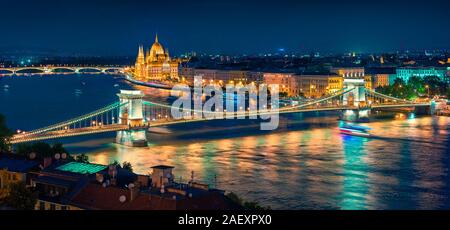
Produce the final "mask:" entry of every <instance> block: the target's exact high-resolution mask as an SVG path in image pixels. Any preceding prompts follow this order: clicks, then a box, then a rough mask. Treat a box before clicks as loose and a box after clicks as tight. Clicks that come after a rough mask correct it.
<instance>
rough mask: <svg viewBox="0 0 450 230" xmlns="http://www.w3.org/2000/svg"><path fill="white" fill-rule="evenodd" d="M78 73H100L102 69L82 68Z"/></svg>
mask: <svg viewBox="0 0 450 230" xmlns="http://www.w3.org/2000/svg"><path fill="white" fill-rule="evenodd" d="M77 72H78V73H101V72H102V69H100V68H96V67H84V68H78V69H77Z"/></svg>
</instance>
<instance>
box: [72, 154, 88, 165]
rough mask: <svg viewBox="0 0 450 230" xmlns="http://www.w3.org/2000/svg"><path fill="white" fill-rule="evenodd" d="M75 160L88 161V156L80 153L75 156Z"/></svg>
mask: <svg viewBox="0 0 450 230" xmlns="http://www.w3.org/2000/svg"><path fill="white" fill-rule="evenodd" d="M75 161H76V162H80V163H89V157H88V156H86V154H84V153H82V154H80V155H78V156H76V157H75Z"/></svg>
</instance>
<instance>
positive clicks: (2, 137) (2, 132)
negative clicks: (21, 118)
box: [0, 114, 13, 152]
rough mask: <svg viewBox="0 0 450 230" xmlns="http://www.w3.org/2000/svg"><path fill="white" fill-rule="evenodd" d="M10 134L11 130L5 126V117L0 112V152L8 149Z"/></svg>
mask: <svg viewBox="0 0 450 230" xmlns="http://www.w3.org/2000/svg"><path fill="white" fill-rule="evenodd" d="M12 134H13V133H12V131H11V130H10V129H9V128H8V127H7V126H6V119H5V117H4V116H3V115H2V114H0V152H2V151H7V150H8V149H9V139H10V138H11V136H12Z"/></svg>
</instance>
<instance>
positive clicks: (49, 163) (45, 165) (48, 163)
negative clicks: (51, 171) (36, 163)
mask: <svg viewBox="0 0 450 230" xmlns="http://www.w3.org/2000/svg"><path fill="white" fill-rule="evenodd" d="M51 164H52V158H51V157H46V158H44V163H43V166H44V168H47V167H48V166H50V165H51Z"/></svg>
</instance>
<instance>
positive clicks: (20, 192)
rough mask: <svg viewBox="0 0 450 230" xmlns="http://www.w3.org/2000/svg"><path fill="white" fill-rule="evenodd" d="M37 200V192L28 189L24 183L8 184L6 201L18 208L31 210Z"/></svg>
mask: <svg viewBox="0 0 450 230" xmlns="http://www.w3.org/2000/svg"><path fill="white" fill-rule="evenodd" d="M36 201H37V194H36V193H35V192H32V191H31V190H29V189H28V188H27V187H26V186H25V183H23V182H18V183H14V184H11V185H10V190H9V195H8V197H7V198H6V203H7V204H8V205H9V206H11V207H12V208H15V209H19V210H33V209H34V206H35V204H36Z"/></svg>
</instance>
